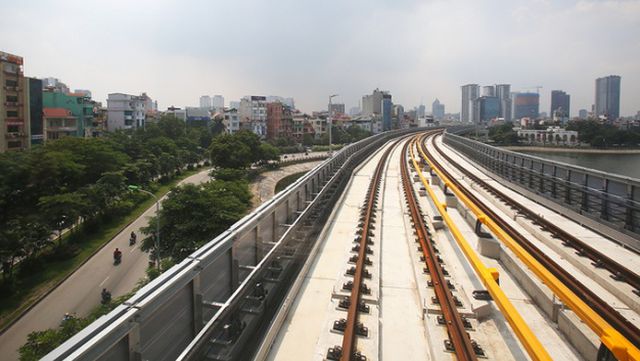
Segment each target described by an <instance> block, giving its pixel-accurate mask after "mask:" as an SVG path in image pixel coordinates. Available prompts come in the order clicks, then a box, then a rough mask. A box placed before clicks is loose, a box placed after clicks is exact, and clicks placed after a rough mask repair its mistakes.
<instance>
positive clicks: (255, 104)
mask: <svg viewBox="0 0 640 361" xmlns="http://www.w3.org/2000/svg"><path fill="white" fill-rule="evenodd" d="M238 115H239V116H240V128H241V129H248V130H251V131H252V132H254V133H255V134H257V135H258V136H259V137H260V138H262V139H264V138H265V137H266V136H267V97H264V96H258V95H251V96H246V97H244V98H242V99H241V100H240V108H239V109H238Z"/></svg>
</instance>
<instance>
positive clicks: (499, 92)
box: [495, 84, 512, 122]
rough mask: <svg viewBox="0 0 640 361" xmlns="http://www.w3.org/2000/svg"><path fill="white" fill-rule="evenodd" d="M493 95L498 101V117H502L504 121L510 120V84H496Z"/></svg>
mask: <svg viewBox="0 0 640 361" xmlns="http://www.w3.org/2000/svg"><path fill="white" fill-rule="evenodd" d="M495 96H496V97H498V99H499V101H500V118H503V119H504V121H505V122H510V121H511V118H512V113H511V103H512V100H511V85H510V84H496V93H495Z"/></svg>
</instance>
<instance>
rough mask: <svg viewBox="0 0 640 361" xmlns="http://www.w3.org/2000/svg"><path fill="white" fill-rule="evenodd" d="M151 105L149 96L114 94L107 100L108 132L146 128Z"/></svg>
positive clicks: (143, 94)
mask: <svg viewBox="0 0 640 361" xmlns="http://www.w3.org/2000/svg"><path fill="white" fill-rule="evenodd" d="M149 104H153V102H152V101H151V100H150V98H149V97H148V96H147V94H145V93H142V94H141V95H131V94H124V93H112V94H109V95H108V98H107V112H108V119H107V130H108V131H110V132H111V131H114V130H116V129H136V128H144V126H145V120H146V115H147V108H148V107H149Z"/></svg>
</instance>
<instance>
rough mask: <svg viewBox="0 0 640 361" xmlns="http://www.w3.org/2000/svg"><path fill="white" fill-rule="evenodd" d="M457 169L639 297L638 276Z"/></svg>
mask: <svg viewBox="0 0 640 361" xmlns="http://www.w3.org/2000/svg"><path fill="white" fill-rule="evenodd" d="M434 145H435V147H436V148H435V149H436V150H437V151H438V153H440V155H441V156H442V157H443V158H444V159H446V160H447V162H449V163H451V164H456V163H455V162H454V160H453V159H452V158H451V157H450V156H448V155H447V154H446V153H445V152H443V151H442V150H441V149H440V146H438V145H437V144H435V143H434ZM457 168H458V169H459V170H460V171H461V172H462V173H464V174H465V176H466V177H469V178H470V179H471V180H473V181H474V182H475V183H477V184H478V185H479V186H480V187H482V188H484V189H486V190H487V191H488V192H489V193H491V194H493V195H494V196H496V197H497V198H499V199H500V200H501V201H502V202H504V203H505V204H507V205H508V206H509V207H511V208H513V209H515V210H516V211H517V212H518V213H519V214H521V215H523V216H525V217H527V218H529V219H530V220H531V221H532V222H534V223H535V224H537V225H539V226H540V227H542V229H544V230H546V231H547V232H549V233H551V235H552V236H553V237H554V238H557V239H559V240H560V241H561V242H562V243H563V245H565V246H569V247H572V248H574V249H575V250H576V251H577V253H578V255H580V256H584V257H587V258H589V259H591V261H593V262H592V263H593V265H594V266H595V267H601V268H604V269H606V270H608V271H609V272H611V278H613V279H615V280H617V281H621V282H626V283H628V284H629V285H630V286H631V287H633V288H634V293H635V294H637V295H639V296H640V275H639V274H637V273H636V272H634V271H632V270H630V269H628V268H627V267H625V266H623V265H621V264H620V263H618V262H616V261H615V260H614V259H612V258H611V257H609V256H607V255H605V254H604V253H602V252H600V251H598V250H597V249H595V248H594V247H592V246H591V245H589V244H588V243H586V242H584V241H582V240H581V239H579V238H578V237H576V236H574V235H572V234H571V233H569V232H567V231H565V230H564V229H562V228H561V227H560V226H558V225H556V224H554V223H552V222H550V221H549V220H547V219H545V218H543V217H541V216H540V215H538V214H537V213H536V212H535V211H533V210H531V209H529V208H527V207H525V206H523V205H522V204H520V203H518V202H517V201H515V200H513V199H512V198H511V197H509V196H508V195H506V194H505V193H503V192H501V191H500V190H498V189H496V188H495V187H493V186H491V185H490V184H489V183H487V182H485V181H483V180H482V179H480V178H479V177H478V176H476V175H475V174H473V173H472V172H470V171H469V170H468V169H465V168H464V167H457Z"/></svg>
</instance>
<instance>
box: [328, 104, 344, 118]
mask: <svg viewBox="0 0 640 361" xmlns="http://www.w3.org/2000/svg"><path fill="white" fill-rule="evenodd" d="M327 109H329V112H330V113H331V115H332V116H335V115H338V114H345V112H344V111H345V108H344V104H340V103H338V104H336V103H331V105H330V106H328V107H327Z"/></svg>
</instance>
